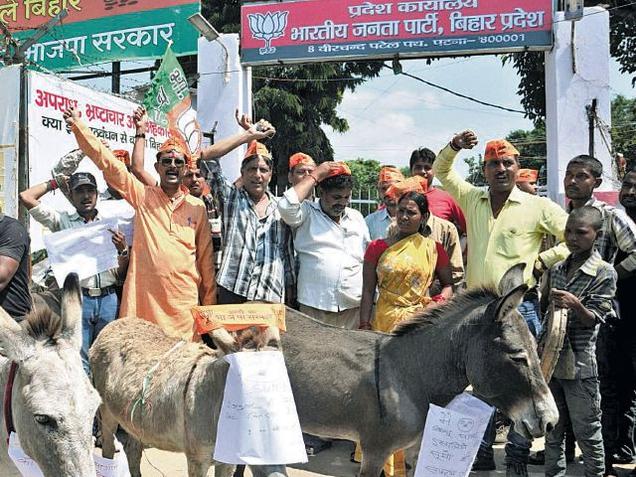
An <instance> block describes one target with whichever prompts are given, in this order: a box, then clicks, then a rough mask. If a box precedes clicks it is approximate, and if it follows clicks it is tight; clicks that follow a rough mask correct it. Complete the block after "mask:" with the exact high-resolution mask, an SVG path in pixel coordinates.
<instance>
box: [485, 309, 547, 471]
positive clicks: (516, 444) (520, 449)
mask: <svg viewBox="0 0 636 477" xmlns="http://www.w3.org/2000/svg"><path fill="white" fill-rule="evenodd" d="M517 311H518V312H519V313H520V314H521V316H522V317H523V319H524V320H526V324H527V325H528V328H529V329H530V333H532V335H533V336H534V337H535V338H536V337H537V336H539V333H541V319H540V308H539V300H538V299H536V298H532V299H527V300H525V301H523V302H522V303H521V305H519V307H518V308H517ZM494 416H495V414H493V417H492V418H491V420H490V423H489V424H488V427H487V428H486V432H485V433H484V438H483V439H482V441H481V445H480V447H479V454H478V456H479V458H481V459H491V458H492V457H493V455H494V454H493V450H492V445H493V443H494V442H495V434H496V429H495V421H494V419H495V417H494ZM530 447H532V442H531V441H529V440H528V439H526V438H525V437H523V436H522V435H521V434H518V433H517V432H515V431H514V425H511V426H510V431H509V432H508V442H507V443H506V463H507V464H513V463H525V464H527V463H528V456H529V455H530Z"/></svg>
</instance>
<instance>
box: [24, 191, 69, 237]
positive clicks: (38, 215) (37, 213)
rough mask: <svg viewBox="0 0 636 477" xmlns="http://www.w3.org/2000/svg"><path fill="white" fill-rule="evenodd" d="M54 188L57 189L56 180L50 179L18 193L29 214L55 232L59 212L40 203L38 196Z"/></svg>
mask: <svg viewBox="0 0 636 477" xmlns="http://www.w3.org/2000/svg"><path fill="white" fill-rule="evenodd" d="M55 189H57V182H56V181H55V179H52V180H50V181H46V182H42V183H40V184H36V185H34V186H32V187H29V188H28V189H26V190H23V191H22V192H20V194H19V197H20V202H22V204H23V205H24V207H26V209H27V210H28V211H29V215H30V216H31V217H33V218H34V219H35V220H36V221H37V222H38V223H40V224H42V225H44V226H45V227H46V228H47V229H49V230H50V231H51V232H57V231H58V230H59V229H60V213H59V212H58V211H57V210H54V209H52V208H50V207H47V206H46V205H45V204H42V202H40V198H41V197H42V196H43V195H45V194H46V193H47V192H49V191H52V190H55Z"/></svg>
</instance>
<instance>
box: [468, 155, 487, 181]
mask: <svg viewBox="0 0 636 477" xmlns="http://www.w3.org/2000/svg"><path fill="white" fill-rule="evenodd" d="M464 162H465V163H466V165H467V166H468V175H467V176H466V180H467V181H468V182H470V183H471V184H472V185H474V186H478V187H481V186H485V185H486V178H485V177H484V171H483V169H482V167H481V166H482V162H483V161H482V155H481V154H478V155H477V156H470V157H465V158H464Z"/></svg>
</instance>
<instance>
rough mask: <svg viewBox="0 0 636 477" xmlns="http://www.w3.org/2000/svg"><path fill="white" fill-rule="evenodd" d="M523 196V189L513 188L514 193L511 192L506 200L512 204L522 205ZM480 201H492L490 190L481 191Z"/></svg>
mask: <svg viewBox="0 0 636 477" xmlns="http://www.w3.org/2000/svg"><path fill="white" fill-rule="evenodd" d="M523 195H524V192H522V191H521V189H519V188H518V187H517V186H515V187H513V188H512V191H511V192H510V195H509V196H508V198H507V199H506V202H508V201H512V202H516V203H517V204H521V203H522V202H523ZM480 199H482V200H488V199H490V188H488V189H484V190H482V191H481V197H480Z"/></svg>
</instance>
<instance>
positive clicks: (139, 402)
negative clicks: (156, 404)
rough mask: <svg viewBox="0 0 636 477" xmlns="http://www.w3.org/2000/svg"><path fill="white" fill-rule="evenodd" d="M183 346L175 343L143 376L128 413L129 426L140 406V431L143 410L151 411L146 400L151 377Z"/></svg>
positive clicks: (183, 342) (182, 342)
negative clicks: (165, 359)
mask: <svg viewBox="0 0 636 477" xmlns="http://www.w3.org/2000/svg"><path fill="white" fill-rule="evenodd" d="M184 344H185V341H178V342H177V343H175V344H174V346H173V347H172V348H170V349H169V350H168V351H166V352H165V353H164V354H163V355H162V356H161V358H159V359H158V360H157V362H156V363H155V364H154V365H153V366H152V367H151V368H150V369H149V370H148V372H147V373H146V375H145V376H144V380H143V382H142V385H141V391H140V393H139V397H138V398H137V399H136V400H135V401H134V402H133V404H132V409H131V411H130V424H131V425H132V426H133V427H134V426H135V421H134V418H135V410H136V409H137V407H138V406H140V416H139V425H140V430H141V425H142V424H143V418H144V409H145V408H146V407H148V408H150V409H152V405H151V404H150V403H149V402H148V400H147V398H148V389H149V388H150V384H151V383H152V378H153V375H154V374H155V371H157V369H158V368H159V365H160V364H161V362H162V361H163V359H164V358H166V357H167V356H168V355H170V354H171V353H172V352H173V351H175V350H177V349H178V348H180V347H181V346H183V345H184Z"/></svg>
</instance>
